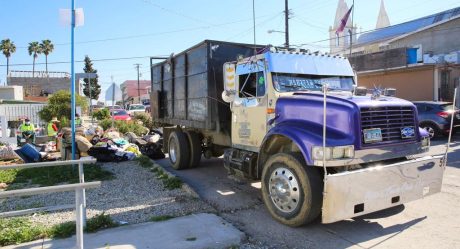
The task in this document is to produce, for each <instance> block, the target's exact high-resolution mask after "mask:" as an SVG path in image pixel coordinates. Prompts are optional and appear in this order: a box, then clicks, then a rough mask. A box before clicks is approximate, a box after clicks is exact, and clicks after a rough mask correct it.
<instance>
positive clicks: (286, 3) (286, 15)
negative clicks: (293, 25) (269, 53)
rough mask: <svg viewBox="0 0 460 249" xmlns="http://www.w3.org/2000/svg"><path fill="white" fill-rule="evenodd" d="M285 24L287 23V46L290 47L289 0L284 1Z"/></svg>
mask: <svg viewBox="0 0 460 249" xmlns="http://www.w3.org/2000/svg"><path fill="white" fill-rule="evenodd" d="M284 24H285V37H286V42H285V44H284V45H285V46H286V48H289V7H288V0H285V1H284Z"/></svg>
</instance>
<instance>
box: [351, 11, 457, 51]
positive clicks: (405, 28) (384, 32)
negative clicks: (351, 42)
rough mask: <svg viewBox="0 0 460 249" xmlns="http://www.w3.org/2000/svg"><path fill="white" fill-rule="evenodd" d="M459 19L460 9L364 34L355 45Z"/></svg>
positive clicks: (382, 39) (386, 38)
mask: <svg viewBox="0 0 460 249" xmlns="http://www.w3.org/2000/svg"><path fill="white" fill-rule="evenodd" d="M457 17H460V7H457V8H453V9H450V10H446V11H443V12H439V13H437V14H433V15H429V16H425V17H421V18H418V19H415V20H412V21H408V22H405V23H400V24H396V25H392V26H388V27H386V28H382V29H378V30H376V31H373V32H369V33H364V34H362V35H361V36H359V38H358V42H357V43H356V44H355V45H356V46H360V45H364V44H368V43H374V42H380V41H384V40H389V39H392V38H395V37H398V36H401V35H404V34H406V33H410V32H414V31H417V30H420V29H423V28H425V27H427V26H432V25H434V24H436V23H441V22H444V21H447V20H449V19H453V18H457Z"/></svg>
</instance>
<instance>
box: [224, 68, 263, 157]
mask: <svg viewBox="0 0 460 249" xmlns="http://www.w3.org/2000/svg"><path fill="white" fill-rule="evenodd" d="M264 68H265V67H264V65H263V62H262V61H259V63H257V64H255V63H248V64H241V65H238V66H237V68H236V80H237V87H238V88H237V94H236V96H235V100H234V102H233V106H232V143H233V146H234V147H235V148H239V149H244V150H249V151H255V152H258V151H259V147H260V144H261V143H262V140H263V138H264V136H265V134H266V132H267V94H266V91H267V90H266V89H267V83H266V75H265V73H264V72H265V70H264Z"/></svg>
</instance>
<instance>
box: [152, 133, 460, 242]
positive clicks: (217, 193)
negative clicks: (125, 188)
mask: <svg viewBox="0 0 460 249" xmlns="http://www.w3.org/2000/svg"><path fill="white" fill-rule="evenodd" d="M445 144H446V139H441V140H437V141H433V142H432V147H431V149H430V154H442V153H444V152H445ZM451 150H452V151H451V152H450V154H449V160H448V167H447V169H446V172H445V174H444V182H443V188H442V192H441V193H439V194H436V195H433V196H429V197H426V198H424V199H422V200H418V201H415V202H411V203H408V204H405V205H404V206H398V207H395V208H392V209H388V210H384V211H380V212H377V213H373V214H369V215H365V216H362V217H358V218H354V219H349V220H344V221H340V222H336V223H333V224H328V225H324V224H320V223H319V221H317V222H315V223H313V224H310V225H307V226H304V227H300V228H290V227H287V226H284V225H282V224H280V223H278V222H276V221H274V220H273V219H272V218H271V216H270V214H269V213H268V211H267V210H266V208H265V206H264V205H263V202H262V197H261V194H260V182H245V181H239V180H235V179H234V178H233V177H230V178H229V177H228V175H227V172H226V170H225V168H224V167H223V160H222V159H210V160H205V159H203V161H202V163H201V165H200V167H198V168H196V169H190V170H182V171H176V170H174V169H172V168H171V167H170V163H169V160H168V159H163V160H159V161H157V162H158V163H159V164H160V165H162V166H163V167H164V168H166V169H167V170H168V171H171V172H173V173H174V174H176V175H177V176H179V177H180V178H181V179H182V180H183V181H185V182H186V183H188V184H189V185H190V186H191V187H192V188H194V189H195V190H196V192H197V193H198V194H199V195H200V196H201V197H202V199H204V201H206V202H207V203H209V204H211V205H212V206H213V207H214V208H215V209H216V210H217V211H218V214H219V215H220V216H221V217H223V218H224V219H226V220H227V221H229V222H231V223H232V224H233V225H235V226H236V227H238V228H239V229H240V230H242V231H243V232H245V233H246V234H247V235H248V237H249V239H250V241H251V242H253V243H254V244H256V245H263V246H266V247H269V248H436V249H443V248H452V249H453V248H460V236H459V234H460V136H456V137H454V141H453V143H452V145H451Z"/></svg>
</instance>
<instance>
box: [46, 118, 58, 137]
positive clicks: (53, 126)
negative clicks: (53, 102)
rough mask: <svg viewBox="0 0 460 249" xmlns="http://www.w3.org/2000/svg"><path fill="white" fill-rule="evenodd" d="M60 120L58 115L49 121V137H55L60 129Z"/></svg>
mask: <svg viewBox="0 0 460 249" xmlns="http://www.w3.org/2000/svg"><path fill="white" fill-rule="evenodd" d="M58 123H59V120H57V118H56V117H53V118H52V119H51V121H50V122H49V123H48V127H47V131H48V136H49V137H55V136H56V135H57V133H58V131H59V128H58Z"/></svg>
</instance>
